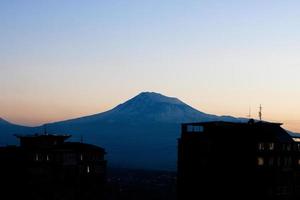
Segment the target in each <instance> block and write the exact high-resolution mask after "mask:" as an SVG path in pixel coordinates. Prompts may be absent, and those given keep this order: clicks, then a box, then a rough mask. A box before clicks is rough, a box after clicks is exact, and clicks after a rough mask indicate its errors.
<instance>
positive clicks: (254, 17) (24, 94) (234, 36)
mask: <svg viewBox="0 0 300 200" xmlns="http://www.w3.org/2000/svg"><path fill="white" fill-rule="evenodd" d="M299 8H300V2H299V1H296V0H295V1H289V0H287V1H276V0H273V1H268V0H265V1H264V0H261V1H254V0H252V1H224V0H222V1H221V0H219V1H213V0H212V1H211V0H210V1H200V0H194V1H191V0H184V1H183V0H182V1H179V0H172V1H171V0H160V1H158V0H151V1H143V0H139V1H138V0H136V1H130V0H128V1H124V0H122V1H121V0H119V1H114V0H110V1H100V0H98V1H89V0H87V1H75V0H73V1H67V0H51V1H40V0H35V1H34V0H27V1H21V0H19V1H14V0H2V1H1V2H0V32H1V34H0V44H1V45H0V91H1V93H2V95H1V96H0V113H1V117H3V118H6V119H8V120H11V121H13V122H17V123H22V124H29V125H35V124H40V123H44V122H49V121H56V120H61V119H66V118H72V117H77V116H80V115H85V114H92V113H95V112H101V111H104V110H107V109H109V108H111V107H113V106H114V105H116V104H118V103H121V102H122V101H124V100H126V99H128V98H130V97H132V96H134V95H136V94H137V93H139V92H141V91H156V92H160V93H163V94H166V95H169V96H177V97H178V98H180V99H182V100H183V101H185V102H187V103H188V104H190V105H192V106H193V107H195V108H197V109H199V110H202V111H204V112H208V113H214V114H228V115H234V116H242V117H244V116H246V115H247V113H248V108H249V106H251V107H252V110H253V115H254V117H256V115H257V114H256V113H257V110H258V106H259V104H263V107H264V116H265V118H266V119H268V120H273V121H283V122H285V123H286V126H288V127H289V128H291V129H293V130H297V131H298V130H299V131H300V108H299V107H300V103H299V102H300V101H299V99H300V91H299V86H300V79H299V73H300V56H299V53H300V28H299V27H300V12H299ZM28 113H31V114H30V116H28Z"/></svg>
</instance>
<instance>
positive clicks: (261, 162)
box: [257, 157, 265, 166]
mask: <svg viewBox="0 0 300 200" xmlns="http://www.w3.org/2000/svg"><path fill="white" fill-rule="evenodd" d="M264 163H265V161H264V159H263V158H262V157H258V158H257V165H258V166H263V165H264Z"/></svg>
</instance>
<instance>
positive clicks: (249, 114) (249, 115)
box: [247, 106, 251, 119]
mask: <svg viewBox="0 0 300 200" xmlns="http://www.w3.org/2000/svg"><path fill="white" fill-rule="evenodd" d="M247 117H248V118H249V119H251V106H249V113H248V115H247Z"/></svg>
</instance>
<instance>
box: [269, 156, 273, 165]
mask: <svg viewBox="0 0 300 200" xmlns="http://www.w3.org/2000/svg"><path fill="white" fill-rule="evenodd" d="M273 165H274V157H270V158H269V166H273Z"/></svg>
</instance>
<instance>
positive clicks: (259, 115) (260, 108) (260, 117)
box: [258, 104, 262, 121]
mask: <svg viewBox="0 0 300 200" xmlns="http://www.w3.org/2000/svg"><path fill="white" fill-rule="evenodd" d="M258 117H259V120H260V121H261V120H262V107H261V104H260V105H259V112H258Z"/></svg>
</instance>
